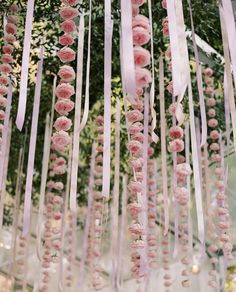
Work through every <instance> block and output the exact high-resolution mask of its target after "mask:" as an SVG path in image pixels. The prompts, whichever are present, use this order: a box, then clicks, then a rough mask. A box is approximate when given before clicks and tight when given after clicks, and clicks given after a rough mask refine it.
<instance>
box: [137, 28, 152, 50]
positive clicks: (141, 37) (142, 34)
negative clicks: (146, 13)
mask: <svg viewBox="0 0 236 292" xmlns="http://www.w3.org/2000/svg"><path fill="white" fill-rule="evenodd" d="M150 38H151V36H150V34H149V32H148V31H147V30H146V29H144V28H143V27H140V26H137V27H135V28H133V42H134V45H136V46H143V45H145V44H147V43H148V42H149V40H150Z"/></svg>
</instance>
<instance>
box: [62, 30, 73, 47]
mask: <svg viewBox="0 0 236 292" xmlns="http://www.w3.org/2000/svg"><path fill="white" fill-rule="evenodd" d="M59 43H60V45H62V46H71V45H73V43H74V38H73V37H72V35H70V34H67V33H65V34H63V35H62V36H60V37H59Z"/></svg>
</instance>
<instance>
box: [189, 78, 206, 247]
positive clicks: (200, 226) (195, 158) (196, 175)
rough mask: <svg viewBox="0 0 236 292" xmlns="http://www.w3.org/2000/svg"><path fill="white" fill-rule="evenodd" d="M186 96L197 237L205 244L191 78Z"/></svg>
mask: <svg viewBox="0 0 236 292" xmlns="http://www.w3.org/2000/svg"><path fill="white" fill-rule="evenodd" d="M188 97H189V112H190V133H191V146H192V163H193V176H194V187H195V201H196V210H197V223H198V238H199V240H200V242H201V244H202V247H203V246H204V245H205V226H204V215H203V204H202V186H201V178H200V166H199V157H198V149H197V136H196V126H195V120H194V118H195V117H194V107H193V95H192V85H191V80H189V84H188Z"/></svg>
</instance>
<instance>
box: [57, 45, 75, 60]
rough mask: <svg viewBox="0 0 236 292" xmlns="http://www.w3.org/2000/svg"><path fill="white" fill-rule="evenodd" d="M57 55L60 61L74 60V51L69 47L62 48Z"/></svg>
mask: <svg viewBox="0 0 236 292" xmlns="http://www.w3.org/2000/svg"><path fill="white" fill-rule="evenodd" d="M58 57H59V58H60V60H61V62H63V63H66V62H71V61H74V60H75V51H73V50H72V49H70V48H67V47H65V48H62V49H61V50H60V51H59V53H58Z"/></svg>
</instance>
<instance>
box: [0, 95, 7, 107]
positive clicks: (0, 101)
mask: <svg viewBox="0 0 236 292" xmlns="http://www.w3.org/2000/svg"><path fill="white" fill-rule="evenodd" d="M0 106H2V107H6V106H7V99H6V98H5V97H2V96H0Z"/></svg>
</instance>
